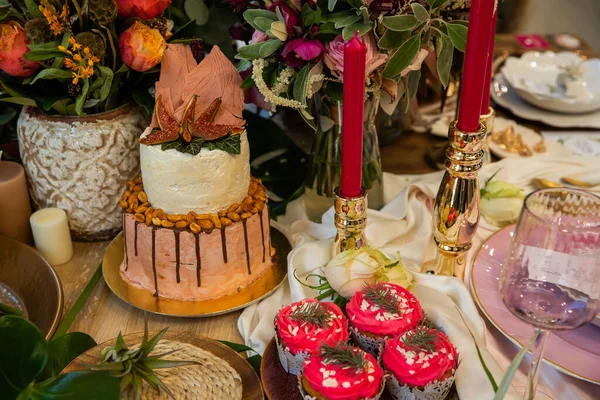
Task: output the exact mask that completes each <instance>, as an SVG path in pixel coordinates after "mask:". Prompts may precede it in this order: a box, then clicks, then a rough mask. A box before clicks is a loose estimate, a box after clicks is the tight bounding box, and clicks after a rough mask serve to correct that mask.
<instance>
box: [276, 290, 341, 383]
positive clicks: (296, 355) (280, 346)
mask: <svg viewBox="0 0 600 400" xmlns="http://www.w3.org/2000/svg"><path fill="white" fill-rule="evenodd" d="M275 340H276V342H277V352H278V354H279V360H280V361H281V365H282V366H283V368H284V369H285V370H286V372H288V373H290V374H293V375H298V373H299V372H300V371H302V368H303V367H304V360H305V359H307V358H309V357H310V356H311V355H312V354H313V353H315V352H316V351H318V349H319V348H320V347H321V346H322V345H323V344H330V345H334V344H337V343H340V342H342V343H346V342H347V341H348V321H347V319H346V317H345V316H344V314H343V313H342V310H340V308H339V307H338V306H337V305H335V304H333V303H327V302H319V301H318V300H315V299H304V300H301V301H298V302H296V303H292V304H290V305H289V306H287V307H284V308H282V309H281V310H279V313H278V314H277V316H276V317H275Z"/></svg>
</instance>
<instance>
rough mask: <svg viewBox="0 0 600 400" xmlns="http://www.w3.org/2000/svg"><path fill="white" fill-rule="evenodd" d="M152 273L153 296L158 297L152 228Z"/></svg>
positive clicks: (154, 232)
mask: <svg viewBox="0 0 600 400" xmlns="http://www.w3.org/2000/svg"><path fill="white" fill-rule="evenodd" d="M152 273H153V274H154V296H156V297H158V280H157V279H156V229H155V228H154V227H152Z"/></svg>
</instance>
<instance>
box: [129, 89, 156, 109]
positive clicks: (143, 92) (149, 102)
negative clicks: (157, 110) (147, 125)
mask: <svg viewBox="0 0 600 400" xmlns="http://www.w3.org/2000/svg"><path fill="white" fill-rule="evenodd" d="M131 97H133V100H134V101H135V102H136V103H137V104H138V105H140V106H142V107H144V108H145V109H146V112H147V113H148V115H152V113H153V112H154V100H155V99H154V97H152V95H151V94H150V92H149V91H148V87H146V86H145V85H135V86H134V87H133V89H132V90H131Z"/></svg>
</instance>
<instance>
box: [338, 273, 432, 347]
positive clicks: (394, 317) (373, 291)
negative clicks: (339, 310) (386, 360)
mask: <svg viewBox="0 0 600 400" xmlns="http://www.w3.org/2000/svg"><path fill="white" fill-rule="evenodd" d="M346 315H348V322H349V324H350V334H351V335H352V340H353V341H354V343H355V344H356V345H357V346H359V347H360V348H362V349H363V350H365V351H367V352H369V353H371V354H373V355H375V356H377V355H378V354H379V348H380V347H381V346H385V341H386V340H388V339H391V338H393V337H396V336H399V335H402V334H403V333H405V332H406V331H408V330H410V329H412V328H414V327H416V326H417V325H418V324H419V322H421V320H422V319H423V309H422V308H421V305H420V304H419V301H418V300H417V299H416V297H415V296H414V295H413V294H412V293H410V292H409V291H408V290H407V289H405V288H403V287H402V286H400V285H396V284H393V283H387V282H386V283H384V282H379V283H376V284H374V285H372V284H367V285H365V286H364V287H363V289H362V290H361V291H360V292H356V293H355V294H354V296H352V298H351V299H350V301H349V302H348V304H347V305H346Z"/></svg>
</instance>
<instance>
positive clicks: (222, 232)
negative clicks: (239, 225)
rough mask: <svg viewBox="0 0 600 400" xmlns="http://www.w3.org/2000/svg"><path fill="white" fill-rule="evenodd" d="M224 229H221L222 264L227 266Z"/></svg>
mask: <svg viewBox="0 0 600 400" xmlns="http://www.w3.org/2000/svg"><path fill="white" fill-rule="evenodd" d="M225 228H226V226H223V229H221V247H222V248H223V262H224V263H225V264H227V238H226V237H225Z"/></svg>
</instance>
